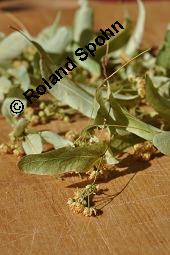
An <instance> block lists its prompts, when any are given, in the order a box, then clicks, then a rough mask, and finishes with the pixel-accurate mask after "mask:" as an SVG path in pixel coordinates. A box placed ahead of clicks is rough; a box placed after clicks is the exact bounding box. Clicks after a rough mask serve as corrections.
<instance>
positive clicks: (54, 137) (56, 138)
mask: <svg viewBox="0 0 170 255" xmlns="http://www.w3.org/2000/svg"><path fill="white" fill-rule="evenodd" d="M40 135H41V137H42V138H43V139H44V140H45V141H46V142H47V143H49V144H52V145H53V146H54V148H55V149H59V148H62V147H64V146H68V145H73V143H72V142H71V141H69V140H67V139H65V138H63V137H62V136H60V135H58V134H56V133H54V132H51V131H43V132H41V133H40Z"/></svg>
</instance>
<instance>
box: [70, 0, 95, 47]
mask: <svg viewBox="0 0 170 255" xmlns="http://www.w3.org/2000/svg"><path fill="white" fill-rule="evenodd" d="M92 26H93V11H92V9H91V8H90V7H89V5H88V1H87V0H81V1H80V9H79V10H78V11H76V14H75V20H74V35H73V38H74V41H75V42H77V43H79V44H80V45H85V44H87V43H88V42H89V41H90V39H91V37H92Z"/></svg>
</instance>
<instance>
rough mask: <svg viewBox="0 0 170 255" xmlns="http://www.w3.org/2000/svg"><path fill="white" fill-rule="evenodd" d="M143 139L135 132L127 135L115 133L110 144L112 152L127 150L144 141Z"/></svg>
mask: <svg viewBox="0 0 170 255" xmlns="http://www.w3.org/2000/svg"><path fill="white" fill-rule="evenodd" d="M142 141H143V139H141V138H140V137H138V136H136V135H134V134H130V133H129V134H126V135H115V136H114V137H113V138H112V139H111V141H110V144H109V147H110V149H111V151H112V153H114V154H117V153H118V152H122V151H125V150H126V149H128V148H129V147H131V146H133V145H135V144H137V143H140V142H142Z"/></svg>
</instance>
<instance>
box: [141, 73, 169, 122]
mask: <svg viewBox="0 0 170 255" xmlns="http://www.w3.org/2000/svg"><path fill="white" fill-rule="evenodd" d="M146 98H147V101H148V102H149V104H150V105H151V106H152V107H153V108H154V109H155V110H156V111H157V112H158V113H159V114H160V115H161V116H162V117H163V118H165V120H166V121H167V122H168V123H169V124H170V100H168V99H166V98H165V97H162V96H161V95H160V94H159V93H158V91H157V89H156V88H155V87H154V86H153V83H152V80H151V79H150V78H149V76H146Z"/></svg>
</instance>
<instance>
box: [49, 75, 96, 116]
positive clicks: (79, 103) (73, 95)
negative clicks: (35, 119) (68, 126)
mask: <svg viewBox="0 0 170 255" xmlns="http://www.w3.org/2000/svg"><path fill="white" fill-rule="evenodd" d="M49 92H50V93H51V94H52V95H53V96H54V97H55V98H56V99H57V100H59V101H60V102H62V103H64V104H66V105H69V106H71V107H72V108H74V109H76V110H78V111H79V112H81V113H82V114H84V115H85V116H87V117H94V116H95V115H96V110H95V103H94V98H93V97H92V96H91V95H89V94H88V93H87V92H85V91H84V90H83V89H82V88H80V87H79V86H78V85H76V84H75V83H74V82H72V81H71V80H68V79H66V78H63V79H62V80H61V81H59V82H57V84H56V85H55V86H54V87H53V88H52V89H50V91H49Z"/></svg>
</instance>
